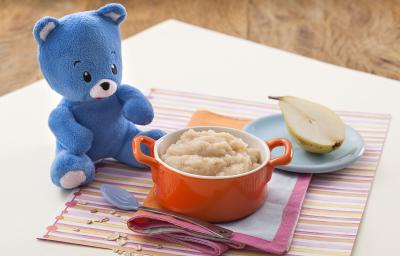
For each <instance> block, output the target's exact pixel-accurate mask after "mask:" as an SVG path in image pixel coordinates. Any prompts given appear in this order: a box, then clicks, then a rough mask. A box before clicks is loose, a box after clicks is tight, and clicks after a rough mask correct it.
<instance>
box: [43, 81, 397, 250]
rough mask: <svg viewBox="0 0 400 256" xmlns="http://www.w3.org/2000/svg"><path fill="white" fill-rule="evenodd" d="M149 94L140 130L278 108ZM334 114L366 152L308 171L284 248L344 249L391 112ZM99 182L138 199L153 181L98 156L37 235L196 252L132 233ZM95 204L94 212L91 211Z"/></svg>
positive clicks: (351, 242) (206, 97) (352, 239)
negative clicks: (201, 114)
mask: <svg viewBox="0 0 400 256" xmlns="http://www.w3.org/2000/svg"><path fill="white" fill-rule="evenodd" d="M149 98H150V100H151V102H152V104H153V106H154V109H155V112H156V118H155V120H154V121H153V123H152V124H151V125H150V126H146V127H143V129H152V128H160V129H164V130H165V131H167V132H168V131H173V130H176V129H181V128H183V127H185V126H186V124H187V122H188V121H189V119H190V117H191V114H192V113H193V112H194V111H195V110H198V109H206V110H209V111H213V112H216V113H219V114H223V115H228V116H232V117H236V118H240V117H242V118H250V119H253V118H257V117H260V116H264V115H268V114H274V113H279V112H280V110H279V108H278V107H277V105H270V104H266V103H264V102H255V101H245V100H239V99H230V98H224V97H217V96H209V95H201V94H193V93H185V92H177V91H169V90H160V89H153V90H152V91H151V93H150V96H149ZM338 113H339V114H340V116H341V117H342V119H343V120H344V122H345V123H347V124H348V125H350V126H352V127H353V128H355V129H356V130H357V131H358V132H359V133H360V134H361V135H362V136H363V138H364V140H365V144H366V149H365V152H364V154H363V156H362V157H361V158H360V159H359V161H357V162H356V163H354V164H353V165H351V166H349V167H348V168H346V169H344V170H341V171H338V172H334V173H330V174H320V175H314V177H313V179H312V182H311V184H310V187H309V189H308V191H307V195H306V198H305V201H304V204H303V208H302V211H301V215H300V218H299V222H298V225H297V227H296V230H295V234H294V238H293V241H292V246H291V248H290V251H289V252H288V254H287V255H350V254H351V250H352V247H353V245H354V242H355V238H356V236H357V230H358V227H359V225H360V223H361V219H362V214H363V211H364V208H365V205H366V202H367V198H368V194H369V191H370V189H371V185H372V182H373V178H374V175H375V171H376V168H377V166H378V163H379V158H380V155H381V152H382V149H383V144H384V141H385V137H386V133H387V129H388V127H389V124H390V116H389V115H383V114H371V113H356V112H346V111H340V112H338ZM103 183H111V184H116V185H119V186H123V187H125V188H126V189H128V190H130V191H132V192H133V193H134V194H135V195H136V196H137V197H138V198H139V200H143V198H144V197H145V196H146V194H147V192H148V191H149V189H150V188H151V186H152V182H151V176H150V173H148V172H143V171H137V170H133V169H130V168H129V169H126V167H124V166H121V165H118V164H115V163H112V162H108V161H105V162H103V163H101V164H100V166H99V168H97V174H96V178H95V181H94V182H93V183H92V184H90V185H89V186H87V187H85V188H82V189H80V190H79V191H75V192H74V193H72V194H71V197H70V199H69V200H68V202H67V203H66V207H65V209H63V211H62V212H61V213H60V214H59V215H58V216H57V217H56V218H55V221H54V222H53V223H52V224H51V225H49V226H48V227H47V229H46V232H45V234H44V235H41V236H40V238H41V239H45V240H52V241H60V242H67V243H73V244H81V245H88V246H94V247H101V248H108V249H115V250H123V251H129V252H134V253H140V254H146V255H193V254H198V253H197V252H195V251H193V250H190V249H187V248H183V247H181V246H179V245H175V244H171V243H167V242H163V241H159V240H154V239H149V238H146V237H143V236H141V235H139V234H132V232H130V231H129V230H128V229H127V227H126V225H125V222H126V219H127V218H129V216H130V215H131V214H132V213H129V212H123V211H118V212H117V213H114V212H113V211H112V210H113V209H112V207H110V206H109V205H108V204H107V203H106V202H105V201H104V199H102V197H101V196H100V194H99V190H98V188H99V186H100V185H101V184H103ZM79 202H80V203H79ZM94 209H95V210H97V212H93V210H94ZM91 210H92V212H90V211H91ZM102 220H103V221H102ZM90 221H91V223H90ZM89 223H90V224H89ZM114 232H119V233H122V234H126V235H128V239H127V243H126V244H125V245H123V246H118V245H117V242H116V241H109V240H107V237H108V236H109V235H110V234H113V233H114ZM124 236H125V235H124ZM228 254H229V255H264V254H261V253H257V252H254V251H253V252H250V251H230V252H229V253H228Z"/></svg>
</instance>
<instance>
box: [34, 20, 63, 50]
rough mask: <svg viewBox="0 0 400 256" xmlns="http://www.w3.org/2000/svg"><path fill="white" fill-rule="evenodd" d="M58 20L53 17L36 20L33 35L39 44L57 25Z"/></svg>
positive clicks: (44, 40)
mask: <svg viewBox="0 0 400 256" xmlns="http://www.w3.org/2000/svg"><path fill="white" fill-rule="evenodd" d="M58 24H59V22H58V20H57V19H56V18H53V17H43V18H41V19H40V20H38V21H37V22H36V24H35V27H34V28H33V35H34V36H35V39H36V41H37V43H38V44H39V45H41V44H43V43H44V42H46V40H47V37H48V36H49V34H50V33H51V31H53V29H55V28H56V27H57V26H58Z"/></svg>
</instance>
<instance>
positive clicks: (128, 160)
mask: <svg viewBox="0 0 400 256" xmlns="http://www.w3.org/2000/svg"><path fill="white" fill-rule="evenodd" d="M137 135H144V136H148V137H151V138H153V139H155V140H158V139H159V138H161V137H162V136H164V135H165V132H164V131H161V130H157V129H155V130H150V131H145V132H139V133H136V134H135V133H132V136H130V137H129V139H128V140H126V141H125V142H124V145H123V146H122V148H121V150H120V152H119V153H118V155H117V156H116V157H115V159H117V160H118V161H120V162H122V163H125V164H128V165H130V166H134V167H139V168H145V167H147V166H146V165H144V164H141V163H139V162H137V161H136V159H135V158H134V156H133V154H132V139H133V138H134V137H135V136H137ZM141 149H142V152H143V153H145V154H146V155H149V149H148V148H147V147H146V146H145V145H142V147H141Z"/></svg>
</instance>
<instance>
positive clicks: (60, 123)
mask: <svg viewBox="0 0 400 256" xmlns="http://www.w3.org/2000/svg"><path fill="white" fill-rule="evenodd" d="M49 127H50V130H51V131H52V132H53V133H54V135H55V136H56V138H57V141H58V142H59V143H60V144H61V145H62V146H63V147H64V148H65V149H66V150H67V151H69V152H70V153H72V154H76V155H81V154H84V153H86V152H87V151H89V149H90V148H91V146H92V141H93V133H92V131H90V130H89V129H87V128H86V127H84V126H82V125H80V124H79V123H78V122H77V121H76V120H75V118H74V115H73V114H72V112H71V111H70V110H69V109H68V108H66V107H63V106H58V107H57V108H55V109H54V110H53V111H52V112H51V114H50V116H49Z"/></svg>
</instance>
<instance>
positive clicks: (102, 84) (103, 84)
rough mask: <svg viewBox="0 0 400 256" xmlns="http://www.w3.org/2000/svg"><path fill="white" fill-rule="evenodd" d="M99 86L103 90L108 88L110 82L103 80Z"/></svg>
mask: <svg viewBox="0 0 400 256" xmlns="http://www.w3.org/2000/svg"><path fill="white" fill-rule="evenodd" d="M100 86H101V88H103V90H104V91H107V90H108V89H109V88H110V83H109V82H103V83H101V84H100Z"/></svg>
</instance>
